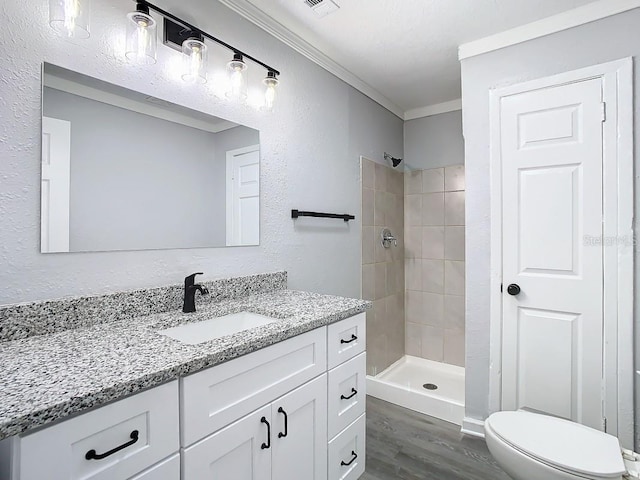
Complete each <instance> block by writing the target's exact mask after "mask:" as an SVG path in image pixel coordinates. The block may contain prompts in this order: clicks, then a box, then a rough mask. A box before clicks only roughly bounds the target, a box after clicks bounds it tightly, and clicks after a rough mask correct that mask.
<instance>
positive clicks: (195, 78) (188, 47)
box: [182, 38, 207, 83]
mask: <svg viewBox="0 0 640 480" xmlns="http://www.w3.org/2000/svg"><path fill="white" fill-rule="evenodd" d="M182 54H183V56H182V65H183V67H182V71H183V73H182V80H184V81H185V82H189V83H206V82H207V46H206V45H205V44H204V42H202V41H201V40H198V39H197V38H188V39H187V40H185V41H184V42H183V43H182Z"/></svg>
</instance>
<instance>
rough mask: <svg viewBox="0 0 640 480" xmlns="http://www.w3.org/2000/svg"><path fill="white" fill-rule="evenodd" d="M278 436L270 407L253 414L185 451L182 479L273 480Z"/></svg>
mask: <svg viewBox="0 0 640 480" xmlns="http://www.w3.org/2000/svg"><path fill="white" fill-rule="evenodd" d="M263 418H264V421H263V420H262V419H263ZM267 422H268V423H267ZM274 435H275V431H274V428H273V425H272V424H271V407H270V406H266V407H263V408H261V409H259V410H257V411H255V412H253V413H250V414H249V415H247V416H246V417H243V418H241V419H240V420H238V421H237V422H235V423H232V424H231V425H229V426H228V427H226V428H223V429H222V430H220V431H219V432H217V433H214V434H213V435H210V436H209V437H207V438H205V439H204V440H201V441H199V442H198V443H196V444H194V445H192V446H191V447H189V448H187V449H186V450H184V461H183V473H184V476H183V477H182V478H183V480H203V479H205V478H206V479H208V480H230V479H233V480H270V479H271V450H272V448H273V441H274ZM263 446H264V448H263Z"/></svg>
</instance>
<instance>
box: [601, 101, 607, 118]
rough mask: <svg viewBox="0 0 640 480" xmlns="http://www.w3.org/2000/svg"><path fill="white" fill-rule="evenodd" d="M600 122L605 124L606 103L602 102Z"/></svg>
mask: <svg viewBox="0 0 640 480" xmlns="http://www.w3.org/2000/svg"><path fill="white" fill-rule="evenodd" d="M601 105H602V121H603V122H606V121H607V103H606V102H602V104H601Z"/></svg>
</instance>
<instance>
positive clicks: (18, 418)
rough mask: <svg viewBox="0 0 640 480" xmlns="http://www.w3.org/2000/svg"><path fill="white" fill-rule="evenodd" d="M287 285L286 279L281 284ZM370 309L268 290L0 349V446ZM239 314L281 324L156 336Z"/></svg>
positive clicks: (354, 303) (322, 297) (333, 299)
mask: <svg viewBox="0 0 640 480" xmlns="http://www.w3.org/2000/svg"><path fill="white" fill-rule="evenodd" d="M285 279H286V277H285ZM369 306H370V302H367V301H364V300H356V299H348V298H342V297H334V296H327V295H318V294H313V293H305V292H298V291H292V290H284V289H281V290H274V291H269V292H265V293H257V294H253V295H247V296H241V297H239V298H235V299H229V300H222V301H218V302H209V303H205V304H200V305H199V310H198V312H197V313H195V314H184V313H182V312H181V311H179V310H175V311H170V312H164V313H153V314H150V315H146V316H140V317H135V318H126V319H119V320H115V321H110V322H104V323H100V322H97V323H95V324H93V325H90V326H83V327H80V328H73V329H68V330H62V331H57V332H54V333H47V334H43V335H36V336H31V337H28V338H20V339H17V340H11V341H5V342H1V343H0V365H2V367H1V370H0V371H1V376H0V439H3V438H6V437H9V436H12V435H16V434H19V433H21V432H24V431H25V430H28V429H31V428H34V427H38V426H42V425H46V424H48V423H51V422H54V421H56V420H59V419H62V418H64V417H67V416H69V415H72V414H75V413H78V412H82V411H84V410H86V409H89V408H92V407H96V406H100V405H103V404H106V403H108V402H110V401H113V400H116V399H119V398H121V397H124V396H126V395H129V394H132V393H136V392H138V391H141V390H143V389H147V388H150V387H154V386H157V385H160V384H162V383H165V382H167V381H170V380H172V379H175V378H177V377H179V376H184V375H188V374H190V373H194V372H196V371H198V370H201V369H203V368H207V367H211V366H214V365H217V364H219V363H222V362H225V361H227V360H230V359H232V358H236V357H239V356H241V355H245V354H247V353H251V352H253V351H255V350H258V349H260V348H263V347H266V346H268V345H272V344H274V343H277V342H279V341H282V340H285V339H287V338H291V337H293V336H296V335H299V334H301V333H304V332H307V331H309V330H313V329H314V328H318V327H321V326H324V325H328V324H330V323H333V322H336V321H339V320H342V319H344V318H347V317H350V316H353V315H355V314H357V313H360V312H363V311H365V310H366V309H367V308H369ZM241 311H250V312H254V313H259V314H262V315H267V316H270V317H274V318H278V319H280V321H278V322H274V323H271V324H269V325H265V326H262V327H258V328H255V329H252V330H248V331H245V332H240V333H238V334H235V335H230V336H227V337H224V338H221V339H217V340H213V341H210V342H206V343H202V344H200V345H186V344H183V343H181V342H178V341H176V340H172V339H170V338H168V337H166V336H164V335H160V334H158V333H157V331H158V330H162V329H164V328H168V327H173V326H177V325H180V324H182V323H187V322H197V321H201V320H206V319H207V318H213V317H217V316H222V315H226V314H229V313H237V312H241Z"/></svg>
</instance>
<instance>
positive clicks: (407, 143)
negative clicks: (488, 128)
mask: <svg viewBox="0 0 640 480" xmlns="http://www.w3.org/2000/svg"><path fill="white" fill-rule="evenodd" d="M404 161H405V164H406V165H407V167H409V168H412V169H416V170H424V169H427V168H439V167H450V166H452V165H461V164H463V163H464V138H463V136H462V112H461V111H460V110H458V111H455V112H448V113H441V114H440V115H433V116H431V117H424V118H417V119H415V120H409V121H407V122H405V123H404Z"/></svg>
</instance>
